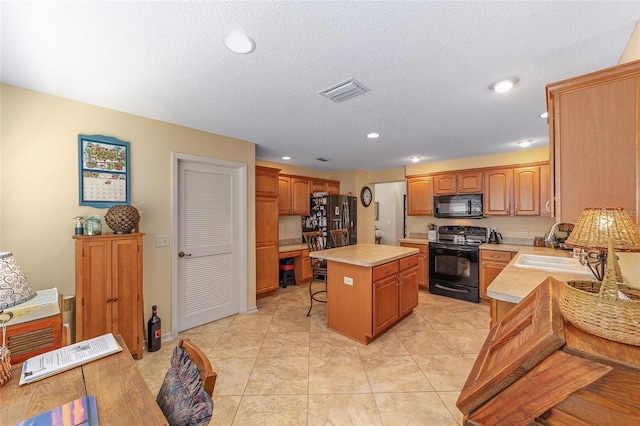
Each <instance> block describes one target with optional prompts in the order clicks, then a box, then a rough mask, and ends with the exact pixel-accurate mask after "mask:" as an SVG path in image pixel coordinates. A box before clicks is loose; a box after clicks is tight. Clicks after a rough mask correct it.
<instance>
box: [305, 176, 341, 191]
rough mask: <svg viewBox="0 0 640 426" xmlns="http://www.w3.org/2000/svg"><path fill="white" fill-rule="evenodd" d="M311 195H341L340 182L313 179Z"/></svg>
mask: <svg viewBox="0 0 640 426" xmlns="http://www.w3.org/2000/svg"><path fill="white" fill-rule="evenodd" d="M310 185H311V193H312V194H313V193H314V192H328V193H329V195H340V182H339V181H337V180H326V179H316V178H311V181H310Z"/></svg>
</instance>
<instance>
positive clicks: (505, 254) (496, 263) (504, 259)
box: [480, 249, 516, 300]
mask: <svg viewBox="0 0 640 426" xmlns="http://www.w3.org/2000/svg"><path fill="white" fill-rule="evenodd" d="M515 254H516V253H514V252H510V251H502V250H486V249H485V250H480V299H482V300H488V299H489V297H488V296H487V287H489V284H491V283H492V282H493V280H494V279H495V278H496V277H497V276H498V274H499V273H500V272H502V270H503V269H504V268H505V267H506V266H507V264H508V263H509V262H511V259H512V258H513V256H515Z"/></svg>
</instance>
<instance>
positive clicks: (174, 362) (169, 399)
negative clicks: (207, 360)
mask: <svg viewBox="0 0 640 426" xmlns="http://www.w3.org/2000/svg"><path fill="white" fill-rule="evenodd" d="M156 402H157V403H158V405H159V406H160V409H162V412H163V413H164V416H165V417H166V418H167V421H168V422H169V424H170V425H172V426H178V425H180V426H182V425H208V424H209V422H210V421H211V416H212V414H213V400H212V399H211V396H209V394H208V393H207V392H206V391H205V390H204V388H203V387H202V381H201V380H200V375H199V373H198V367H197V366H196V365H195V363H194V362H193V361H191V360H190V359H189V355H188V354H187V352H186V351H185V350H184V349H182V348H180V347H178V346H176V347H175V349H174V350H173V354H172V355H171V367H170V368H169V371H167V374H166V375H165V376H164V381H163V382H162V387H161V388H160V392H158V396H157V398H156Z"/></svg>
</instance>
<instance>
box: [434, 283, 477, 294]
mask: <svg viewBox="0 0 640 426" xmlns="http://www.w3.org/2000/svg"><path fill="white" fill-rule="evenodd" d="M436 288H441V289H443V290H447V291H453V292H455V293H469V290H460V289H458V288H449V287H445V286H443V285H440V284H436Z"/></svg>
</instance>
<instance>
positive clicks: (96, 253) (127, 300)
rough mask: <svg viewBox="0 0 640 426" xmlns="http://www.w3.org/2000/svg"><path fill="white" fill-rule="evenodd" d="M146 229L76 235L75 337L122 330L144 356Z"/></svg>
mask: <svg viewBox="0 0 640 426" xmlns="http://www.w3.org/2000/svg"><path fill="white" fill-rule="evenodd" d="M143 236H144V234H143V233H140V232H137V233H132V234H105V235H92V236H81V235H76V236H74V237H73V238H74V239H75V241H76V341H82V340H86V339H90V338H92V337H96V336H101V335H103V334H106V333H113V334H121V335H122V338H123V339H124V342H125V343H126V345H127V348H128V349H129V352H131V355H133V356H134V357H136V358H137V359H141V358H142V339H143V336H142V330H143V327H144V319H143V304H142V298H143V292H142V291H143V289H142V237H143Z"/></svg>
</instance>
